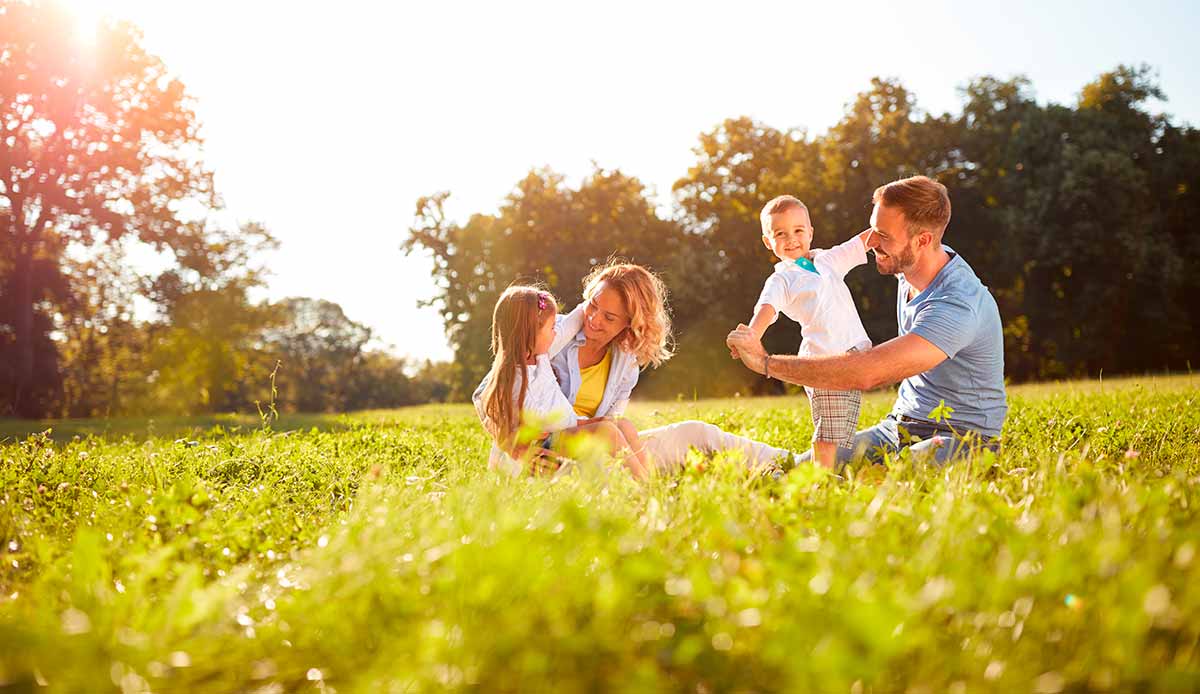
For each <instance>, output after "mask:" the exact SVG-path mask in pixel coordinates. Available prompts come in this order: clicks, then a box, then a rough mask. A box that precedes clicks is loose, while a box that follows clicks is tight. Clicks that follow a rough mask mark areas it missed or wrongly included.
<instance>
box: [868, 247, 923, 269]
mask: <svg viewBox="0 0 1200 694" xmlns="http://www.w3.org/2000/svg"><path fill="white" fill-rule="evenodd" d="M916 262H917V254H916V251H914V250H913V249H912V246H909V245H907V244H905V246H904V251H903V252H902V253H901V254H900V255H891V254H888V255H886V256H884V257H883V258H880V257H879V251H878V250H876V251H875V269H876V270H878V271H879V274H881V275H899V274H900V273H902V272H904V271H905V270H908V269H910V268H911V267H912V266H913V265H915V264H916ZM885 263H886V264H885Z"/></svg>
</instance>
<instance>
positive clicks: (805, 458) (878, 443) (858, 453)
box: [800, 417, 900, 465]
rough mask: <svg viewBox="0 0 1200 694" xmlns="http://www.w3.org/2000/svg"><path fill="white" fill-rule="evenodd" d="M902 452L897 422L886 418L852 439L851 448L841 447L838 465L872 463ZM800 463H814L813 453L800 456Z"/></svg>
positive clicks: (838, 450) (839, 448)
mask: <svg viewBox="0 0 1200 694" xmlns="http://www.w3.org/2000/svg"><path fill="white" fill-rule="evenodd" d="M898 450H900V434H899V432H898V431H897V429H896V420H894V419H892V418H891V417H884V418H883V419H882V420H880V422H879V423H878V424H876V425H875V426H873V427H868V428H866V429H863V430H862V431H860V432H858V433H856V434H855V435H854V437H853V438H851V439H850V447H849V448H846V447H842V446H839V447H838V449H837V462H838V465H845V464H846V463H850V462H853V461H855V460H861V459H866V460H867V461H869V462H872V463H878V462H881V461H882V460H883V454H884V453H895V452H896V451H898ZM800 462H802V463H807V462H812V453H811V452H809V453H805V454H804V455H802V456H800Z"/></svg>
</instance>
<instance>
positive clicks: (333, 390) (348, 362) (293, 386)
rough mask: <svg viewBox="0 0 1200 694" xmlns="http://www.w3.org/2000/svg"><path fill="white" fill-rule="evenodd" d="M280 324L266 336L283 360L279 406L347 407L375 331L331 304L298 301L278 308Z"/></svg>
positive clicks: (332, 409)
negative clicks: (367, 346) (354, 378)
mask: <svg viewBox="0 0 1200 694" xmlns="http://www.w3.org/2000/svg"><path fill="white" fill-rule="evenodd" d="M275 309H276V310H277V311H278V312H279V316H278V322H277V323H276V324H275V325H274V326H272V327H270V328H268V329H267V330H266V332H265V333H264V339H263V342H264V351H265V352H266V354H267V355H269V356H270V357H271V358H273V359H278V360H279V361H280V362H281V368H280V372H279V373H280V375H279V378H278V380H277V384H278V387H279V393H280V395H279V402H280V403H281V404H282V406H283V407H284V408H286V409H288V410H299V411H301V412H336V411H340V410H344V409H347V408H348V407H349V405H350V398H351V395H352V393H353V391H354V387H353V383H352V380H353V377H354V376H355V374H356V372H357V370H358V367H359V366H360V364H361V362H362V359H363V348H364V347H365V346H366V344H367V342H369V341H370V339H371V329H370V328H367V327H366V326H364V325H361V324H359V323H355V322H354V321H352V320H350V319H349V318H347V317H346V314H345V312H344V311H342V307H341V306H338V305H337V304H335V303H333V302H332V301H324V300H321V299H308V298H303V297H294V298H290V299H284V300H283V301H281V302H279V303H277V304H276V305H275Z"/></svg>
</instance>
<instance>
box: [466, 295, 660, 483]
mask: <svg viewBox="0 0 1200 694" xmlns="http://www.w3.org/2000/svg"><path fill="white" fill-rule="evenodd" d="M583 309H584V307H583V305H580V306H579V307H577V308H576V309H575V310H574V311H572V312H571V313H570V314H568V315H567V316H565V317H564V318H563V320H562V321H561V324H560V326H558V327H561V328H562V331H561V335H559V334H558V331H556V326H555V317H556V316H557V314H558V305H557V304H556V303H555V301H554V297H552V296H550V294H549V293H548V292H543V291H540V290H538V289H537V288H535V287H525V286H519V285H518V286H511V287H509V288H508V289H506V290H504V293H503V294H501V295H500V299H499V300H498V301H497V302H496V308H495V311H494V312H493V313H492V353H493V354H494V355H495V357H494V359H493V360H492V368H491V370H490V371H489V372H488V374H487V376H485V377H484V379H483V382H482V383H480V384H479V387H478V388H477V389H476V390H475V394H474V396H473V397H472V400H473V401H474V402H475V410H476V412H477V413H478V414H479V418H480V419H481V420H482V421H483V425H484V427H485V428H486V429H487V430H488V433H489V434H491V435H492V438H493V439H494V440H495V443H496V446H495V447H493V451H492V456H491V460H490V461H489V464H490V466H492V467H497V466H499V465H510V464H511V458H517V457H520V456H521V455H522V454H528V453H529V449H530V448H542V449H545V450H547V451H552V452H561V451H562V449H563V445H562V444H563V442H562V440H561V437H562V435H563V434H567V433H579V432H587V433H590V434H594V435H596V436H597V437H598V438H599V439H600V440H601V441H603V442H604V443H605V444H607V448H608V452H609V453H610V454H611V455H614V456H616V457H619V458H621V460H622V462H623V463H624V465H625V466H626V467H627V468H628V469H629V472H630V473H631V474H632V475H633V476H634V477H635V478H637V479H643V478H644V477H645V476H646V474H647V471H648V469H649V467H648V465H647V461H646V459H645V454H644V453H643V452H642V451H641V450H640V448H641V447H640V445H639V444H638V442H637V441H636V434H634V437H635V440H634V441H633V442H630V441H629V440H628V438H627V437H626V434H625V433H624V432H623V430H628V429H631V427H628V426H626V427H622V426H620V425H619V424H617V423H614V422H612V421H610V420H580V419H579V418H578V417H577V416H576V415H575V411H574V408H572V407H571V403H570V402H569V401H568V400H567V398H566V396H565V395H563V393H562V390H560V389H559V387H558V381H556V380H555V378H554V371H553V370H552V369H551V367H550V358H549V355H551V354H554V353H557V352H559V351H561V350H562V349H563V347H565V346H566V343H567V341H568V340H569V339H570V338H571V337H573V336H574V335H575V333H577V332H578V331H579V329H580V328H581V327H582V325H583ZM556 336H557V339H556ZM529 427H536V431H537V432H539V433H538V434H537V435H536V436H530V435H529V433H528V428H529ZM523 430H524V431H523ZM630 443H632V444H633V446H634V447H636V448H637V449H639V450H632V449H630ZM497 449H498V450H497ZM501 452H503V453H507V454H508V456H510V459H509V460H508V461H505V460H503V457H502V456H500V455H498V454H499V453H501ZM534 453H538V451H534Z"/></svg>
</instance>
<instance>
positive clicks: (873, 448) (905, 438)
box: [801, 414, 999, 466]
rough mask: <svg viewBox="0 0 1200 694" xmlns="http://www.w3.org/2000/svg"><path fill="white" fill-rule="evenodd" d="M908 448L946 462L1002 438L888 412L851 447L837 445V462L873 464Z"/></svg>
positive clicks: (995, 445) (989, 447)
mask: <svg viewBox="0 0 1200 694" xmlns="http://www.w3.org/2000/svg"><path fill="white" fill-rule="evenodd" d="M904 447H908V449H909V451H910V452H911V453H912V456H913V458H914V459H916V460H922V461H925V462H931V463H933V464H935V465H944V464H945V463H948V462H950V461H951V460H954V459H955V458H961V457H965V456H966V455H967V454H969V453H971V452H972V451H978V450H981V449H987V450H990V451H992V452H995V451H997V450H998V449H999V441H998V440H996V439H992V438H983V437H980V435H979V434H977V433H975V432H964V431H960V432H958V433H955V432H954V431H953V430H952V429H951V428H950V426H949V425H945V424H937V423H935V422H924V421H917V420H912V419H908V418H905V420H904V421H900V418H899V416H898V415H894V414H889V415H888V416H887V417H884V418H883V420H882V421H880V422H879V423H878V424H876V425H875V426H873V427H871V428H869V429H863V430H862V431H860V432H858V433H856V434H855V435H854V438H853V439H852V440H851V442H850V447H849V448H838V451H837V460H838V465H839V466H842V465H845V464H846V463H849V462H853V461H855V460H860V459H865V460H867V461H868V462H871V463H882V462H883V456H884V454H885V453H892V454H895V453H898V452H899V451H900V449H901V448H904ZM811 456H812V452H811V451H810V452H808V453H805V454H804V455H803V456H801V460H803V461H808V460H810V459H811Z"/></svg>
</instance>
